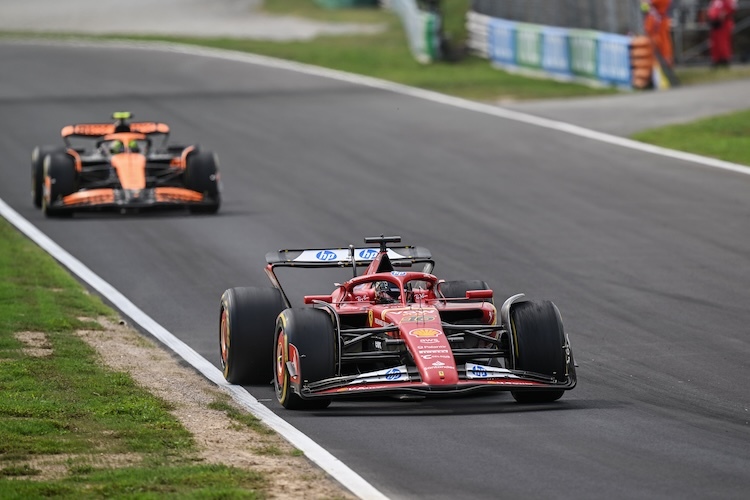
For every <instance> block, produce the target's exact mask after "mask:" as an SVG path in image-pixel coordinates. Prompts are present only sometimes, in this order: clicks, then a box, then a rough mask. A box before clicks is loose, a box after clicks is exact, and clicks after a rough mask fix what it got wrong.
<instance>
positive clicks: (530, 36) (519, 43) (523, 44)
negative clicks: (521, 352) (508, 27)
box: [516, 23, 542, 69]
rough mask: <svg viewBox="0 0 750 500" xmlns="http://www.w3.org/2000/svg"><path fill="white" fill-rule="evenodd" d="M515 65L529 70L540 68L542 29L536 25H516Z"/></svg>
mask: <svg viewBox="0 0 750 500" xmlns="http://www.w3.org/2000/svg"><path fill="white" fill-rule="evenodd" d="M516 63H517V64H518V65H519V66H522V67H525V68H530V69H541V68H542V27H541V26H540V25H538V24H525V23H518V24H517V25H516Z"/></svg>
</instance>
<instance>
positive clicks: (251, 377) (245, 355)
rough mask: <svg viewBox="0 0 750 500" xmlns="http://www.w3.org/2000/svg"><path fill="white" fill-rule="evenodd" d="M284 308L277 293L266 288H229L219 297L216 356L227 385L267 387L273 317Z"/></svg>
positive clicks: (269, 373) (276, 290) (270, 365)
mask: <svg viewBox="0 0 750 500" xmlns="http://www.w3.org/2000/svg"><path fill="white" fill-rule="evenodd" d="M283 309H284V301H283V299H282V297H281V292H280V291H279V290H278V289H276V288H272V287H268V288H255V287H243V288H230V289H229V290H227V291H225V292H224V294H223V295H222V296H221V309H220V314H219V354H220V356H221V368H222V372H223V373H224V378H225V379H226V380H227V382H229V383H231V384H240V385H259V384H267V383H269V382H270V381H271V378H272V377H273V358H272V357H271V356H272V353H273V340H274V325H275V324H276V317H277V316H278V315H279V313H280V312H281V311H282V310H283Z"/></svg>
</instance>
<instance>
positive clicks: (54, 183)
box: [42, 152, 77, 217]
mask: <svg viewBox="0 0 750 500" xmlns="http://www.w3.org/2000/svg"><path fill="white" fill-rule="evenodd" d="M43 165H44V182H45V184H46V185H47V186H49V190H48V192H45V193H44V196H42V211H43V212H44V215H46V216H48V217H60V216H71V215H72V214H73V212H72V211H71V210H69V209H61V208H59V207H55V206H53V203H54V202H56V201H58V200H60V199H62V198H64V197H66V196H68V195H70V194H73V193H75V192H76V190H77V187H76V185H77V172H76V167H75V162H74V160H73V157H71V156H70V155H69V154H67V153H64V152H56V153H52V154H50V155H47V156H45V157H44V162H43Z"/></svg>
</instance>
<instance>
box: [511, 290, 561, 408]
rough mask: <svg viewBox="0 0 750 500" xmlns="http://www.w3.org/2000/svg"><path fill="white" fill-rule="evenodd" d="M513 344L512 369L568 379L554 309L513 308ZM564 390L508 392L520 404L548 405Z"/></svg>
mask: <svg viewBox="0 0 750 500" xmlns="http://www.w3.org/2000/svg"><path fill="white" fill-rule="evenodd" d="M510 320H511V325H510V326H511V333H512V336H513V338H512V340H513V342H514V343H515V360H514V363H513V365H512V366H513V368H515V369H516V370H523V371H528V372H534V373H539V374H542V375H547V376H550V377H554V378H555V380H557V381H558V382H564V381H565V380H566V378H567V375H568V374H567V362H566V351H565V347H564V346H565V343H566V342H565V331H564V329H563V324H562V319H561V318H560V312H559V311H558V309H557V307H556V306H555V305H554V304H553V303H552V302H550V301H540V302H536V301H528V302H519V303H517V304H514V305H513V306H512V308H511V310H510ZM564 392H565V391H564V390H555V389H553V390H541V391H539V390H531V391H520V390H519V391H511V394H512V395H513V398H514V399H515V400H516V401H517V402H519V403H549V402H552V401H556V400H558V399H560V398H561V397H562V395H563V393H564Z"/></svg>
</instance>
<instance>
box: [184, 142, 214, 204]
mask: <svg viewBox="0 0 750 500" xmlns="http://www.w3.org/2000/svg"><path fill="white" fill-rule="evenodd" d="M186 163H187V164H186V166H185V187H186V188H187V189H190V190H192V191H197V192H199V193H201V194H203V196H204V197H205V204H203V205H191V206H190V207H189V209H190V211H191V212H192V213H204V214H215V213H216V212H218V211H219V206H220V205H221V195H220V193H219V161H218V159H217V157H216V154H214V153H213V152H211V151H197V152H196V151H194V152H191V153H190V154H189V155H188V157H187V162H186Z"/></svg>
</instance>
